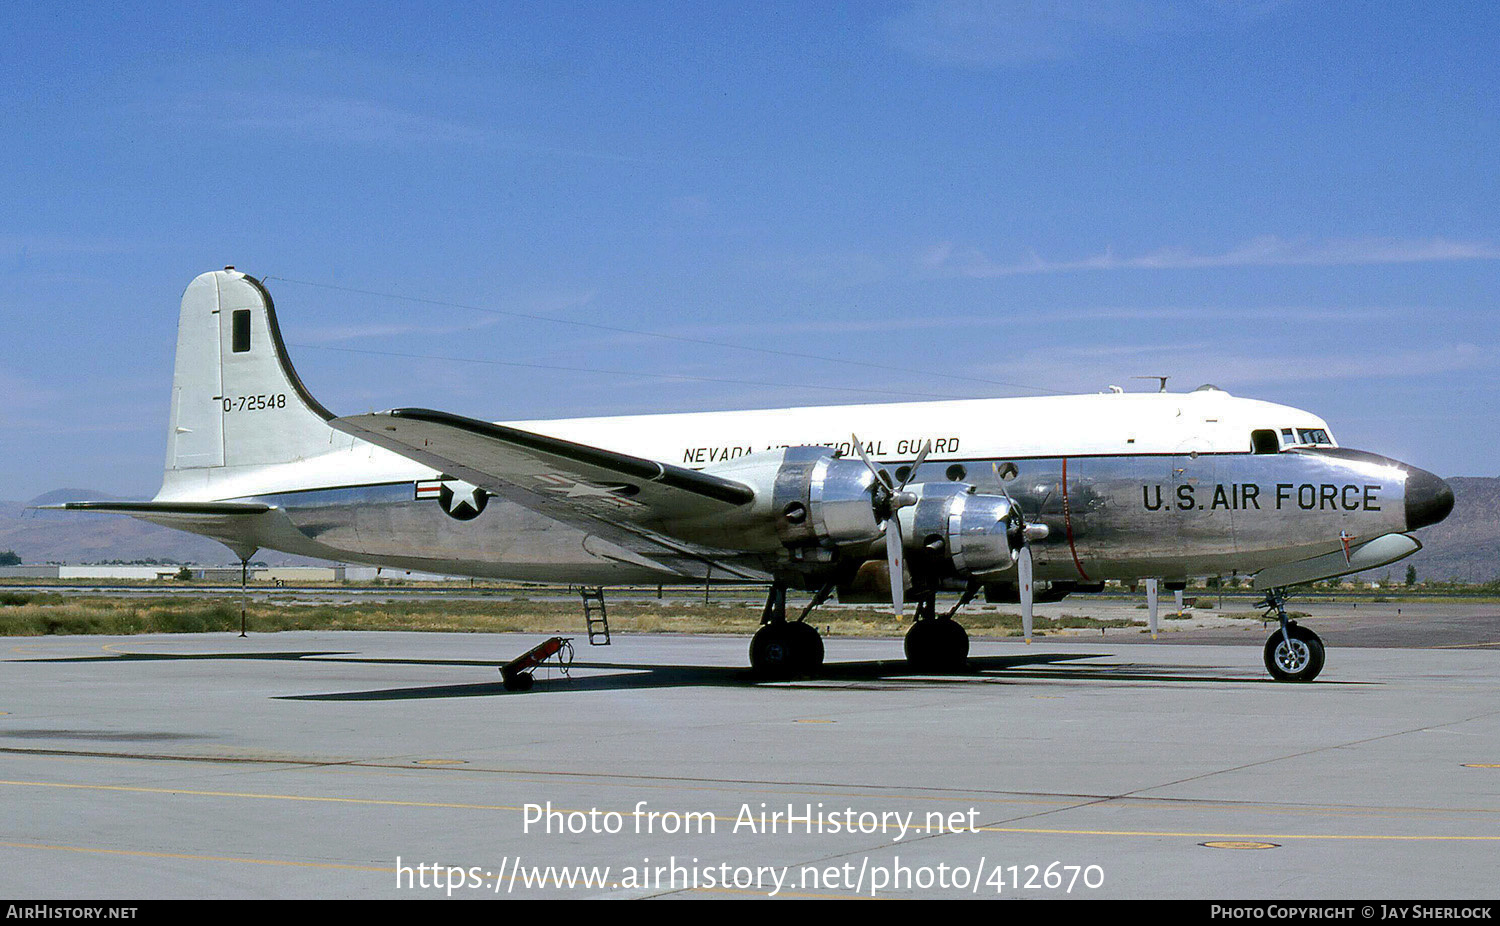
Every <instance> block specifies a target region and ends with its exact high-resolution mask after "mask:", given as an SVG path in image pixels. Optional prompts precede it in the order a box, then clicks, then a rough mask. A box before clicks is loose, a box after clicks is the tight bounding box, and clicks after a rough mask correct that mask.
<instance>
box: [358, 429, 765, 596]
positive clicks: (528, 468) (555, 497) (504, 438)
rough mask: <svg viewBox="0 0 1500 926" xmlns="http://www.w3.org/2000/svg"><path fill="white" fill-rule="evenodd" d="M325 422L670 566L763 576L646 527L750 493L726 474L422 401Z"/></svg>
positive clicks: (708, 511) (738, 502) (724, 505)
mask: <svg viewBox="0 0 1500 926" xmlns="http://www.w3.org/2000/svg"><path fill="white" fill-rule="evenodd" d="M329 424H330V425H331V426H332V427H334V428H337V429H338V430H340V431H343V432H345V433H347V434H352V435H354V436H356V437H358V438H360V439H362V440H366V441H369V442H370V443H372V444H375V445H377V446H380V447H384V448H385V449H387V450H391V451H393V452H395V453H399V454H401V455H402V456H404V457H407V458H409V459H412V460H416V461H417V462H419V463H422V464H424V465H426V466H430V467H432V468H433V469H436V470H440V471H441V472H443V473H445V474H449V475H451V476H452V477H454V478H457V479H462V480H464V481H465V482H469V483H472V484H473V485H476V486H478V487H480V488H482V489H484V490H485V491H487V492H489V493H491V494H493V495H497V496H500V497H502V498H505V499H507V500H508V501H512V502H515V503H517V504H520V505H524V506H526V507H528V508H531V509H533V510H536V511H540V512H542V513H543V514H546V515H548V516H549V517H553V518H556V519H557V520H559V521H562V522H564V523H568V524H573V525H575V526H579V527H582V528H585V529H587V530H589V531H591V532H592V533H595V534H598V535H599V536H601V537H603V538H604V539H606V540H609V541H611V542H614V543H619V544H620V545H622V546H625V547H626V549H629V550H631V551H632V552H635V553H638V554H640V555H643V556H645V557H647V558H648V559H651V560H653V561H654V562H658V563H660V564H661V565H663V566H667V567H668V568H670V569H672V571H674V572H678V573H681V574H687V575H700V574H703V572H704V567H705V566H707V565H709V564H712V565H713V566H714V567H716V568H718V569H720V570H721V571H722V572H721V574H724V575H726V576H738V577H740V578H746V579H759V578H761V577H760V576H759V575H757V574H755V573H754V572H753V571H751V572H747V571H745V569H744V568H743V567H735V566H733V565H732V564H730V563H729V562H727V561H726V556H728V555H732V553H730V551H717V550H709V549H705V548H701V547H697V546H695V545H693V544H689V543H687V542H685V541H682V540H678V539H675V538H672V537H670V536H669V535H667V534H665V533H663V532H661V531H659V530H655V529H653V525H655V524H659V523H660V522H663V521H669V520H684V519H686V520H691V519H696V518H700V517H701V518H709V517H712V516H714V515H715V514H720V513H723V512H726V511H731V510H733V509H736V508H738V507H740V506H742V505H747V504H749V503H750V502H751V501H752V500H754V498H755V492H754V490H752V489H751V488H750V487H749V486H747V485H744V484H743V483H739V482H736V481H734V480H732V479H725V478H723V477H720V476H714V475H712V474H709V473H700V472H697V471H695V470H691V469H686V468H684V467H680V466H673V465H672V464H669V463H659V462H657V461H655V460H648V459H644V458H642V457H634V456H630V455H628V454H623V453H616V452H615V451H612V450H605V449H603V448H599V447H591V446H589V445H587V444H578V443H574V442H572V441H566V440H562V439H560V438H555V437H548V436H547V435H544V434H537V433H534V432H531V431H523V430H521V429H519V428H512V427H508V426H506V425H499V424H492V423H490V422H487V421H479V420H477V419H473V418H465V417H462V416H460V415H452V414H449V413H447V412H439V411H433V410H431V409H425V408H398V409H394V410H392V411H387V412H376V413H372V414H367V415H350V416H347V417H344V418H335V419H333V420H332V421H330V422H329ZM684 559H686V560H687V561H688V562H683V561H682V560H684Z"/></svg>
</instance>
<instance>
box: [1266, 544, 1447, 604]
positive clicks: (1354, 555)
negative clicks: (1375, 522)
mask: <svg viewBox="0 0 1500 926" xmlns="http://www.w3.org/2000/svg"><path fill="white" fill-rule="evenodd" d="M1420 549H1422V542H1421V541H1420V540H1418V539H1417V538H1415V537H1413V536H1411V535H1410V534H1382V535H1380V536H1379V537H1376V538H1375V539H1374V540H1371V541H1369V542H1367V543H1362V544H1360V545H1359V546H1357V547H1350V548H1349V556H1348V559H1345V558H1344V551H1342V550H1335V551H1333V552H1332V553H1324V554H1323V555H1322V556H1314V557H1311V558H1309V559H1300V560H1297V561H1296V562H1295V563H1282V564H1280V565H1277V566H1269V567H1267V568H1265V569H1262V570H1261V571H1260V572H1257V573H1256V574H1255V590H1256V591H1258V592H1263V591H1265V590H1266V589H1271V588H1281V587H1283V586H1287V585H1301V584H1303V583H1305V582H1318V581H1320V580H1322V579H1336V578H1338V577H1339V576H1346V575H1349V574H1350V573H1354V572H1363V571H1365V570H1366V569H1374V568H1376V567H1378V566H1386V565H1389V564H1391V563H1394V562H1395V561H1396V560H1398V559H1405V558H1406V557H1408V556H1410V555H1412V554H1413V553H1415V552H1417V551H1418V550H1420Z"/></svg>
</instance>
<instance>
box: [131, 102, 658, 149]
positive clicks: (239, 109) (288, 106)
mask: <svg viewBox="0 0 1500 926" xmlns="http://www.w3.org/2000/svg"><path fill="white" fill-rule="evenodd" d="M151 108H152V109H156V110H158V115H159V116H160V117H161V118H163V119H165V120H167V121H173V122H181V121H184V120H187V121H190V122H191V123H192V124H193V125H194V126H195V127H201V126H205V125H206V126H213V127H217V128H218V129H220V130H222V131H226V132H232V133H235V134H240V135H243V134H255V135H263V136H264V135H270V136H277V137H291V138H298V139H304V140H311V141H317V142H326V143H333V144H351V145H386V146H406V145H422V146H430V145H450V146H469V147H475V148H483V149H488V150H505V151H516V152H520V153H523V154H532V155H546V156H556V157H567V158H581V159H585V160H595V161H608V162H613V163H623V164H644V163H648V162H649V159H646V158H640V157H632V156H629V155H622V154H618V153H615V152H612V151H604V150H601V149H589V148H581V147H570V146H565V145H556V144H552V143H550V142H548V141H546V140H543V139H541V138H537V137H533V136H532V135H531V134H530V133H528V132H526V131H525V130H521V129H514V128H500V127H495V126H488V125H483V124H478V123H471V122H460V121H456V120H452V119H444V118H442V117H440V116H434V115H429V114H426V113H418V112H413V111H411V110H407V109H402V108H401V107H399V106H392V105H389V104H386V103H381V102H376V101H373V100H368V99H360V98H357V97H336V96H310V95H304V94H249V93H221V94H213V95H198V96H190V97H180V98H178V99H177V100H176V101H175V102H174V103H172V104H169V105H168V106H167V107H165V108H159V107H155V106H153V107H151Z"/></svg>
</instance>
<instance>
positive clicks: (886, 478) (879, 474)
mask: <svg viewBox="0 0 1500 926" xmlns="http://www.w3.org/2000/svg"><path fill="white" fill-rule="evenodd" d="M849 436H850V437H851V438H853V439H854V449H855V450H858V451H859V458H860V459H861V460H864V461H865V465H866V466H868V467H869V468H870V472H872V473H874V474H875V478H876V479H878V480H880V484H881V485H883V486H885V487H886V488H887V489H889V490H890V491H891V492H895V491H896V486H895V485H894V484H893V483H892V482H891V476H890V474H889V473H887V472H886V471H885V470H883V469H881V468H880V467H878V466H876V465H875V461H874V460H872V459H870V455H869V454H868V453H866V452H865V445H864V444H861V443H860V442H859V435H858V434H850V435H849Z"/></svg>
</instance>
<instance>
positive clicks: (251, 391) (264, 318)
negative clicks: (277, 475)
mask: <svg viewBox="0 0 1500 926" xmlns="http://www.w3.org/2000/svg"><path fill="white" fill-rule="evenodd" d="M332 417H333V415H332V414H330V413H329V412H328V410H327V409H325V408H324V407H323V406H322V405H320V404H319V403H318V401H317V400H316V399H314V398H313V397H312V396H311V395H309V394H308V392H307V389H306V388H305V387H304V386H303V385H302V381H301V380H300V379H298V378H297V372H296V371H295V370H294V369H292V364H291V361H290V360H289V359H288V358H287V355H286V347H285V345H284V344H283V343H282V340H281V329H280V328H279V327H278V325H277V324H276V309H275V306H274V305H273V304H272V302H271V295H270V293H268V292H266V289H265V287H264V286H262V285H261V283H260V281H259V280H256V279H255V278H253V277H250V276H246V275H245V274H243V273H239V272H238V271H235V270H232V269H226V270H220V271H214V272H212V273H205V274H203V275H201V276H199V277H198V278H197V279H195V280H193V282H192V283H190V284H188V288H187V291H186V292H184V293H183V295H182V314H181V316H180V317H179V320H178V323H177V360H176V365H175V367H174V369H173V376H172V413H171V424H170V426H169V431H168V433H167V467H166V468H167V472H166V484H165V485H164V486H163V490H164V491H166V490H167V489H168V487H171V486H174V485H177V486H179V487H181V488H187V487H188V486H202V485H205V484H207V483H210V482H213V481H214V479H215V477H216V476H217V475H219V474H221V473H224V472H226V471H228V470H232V469H236V468H239V467H246V466H264V465H269V464H275V463H289V462H293V461H296V460H301V459H306V458H307V457H310V456H314V455H316V454H320V453H326V452H328V450H330V449H331V448H332V446H333V444H334V435H335V434H336V433H337V432H335V431H334V430H333V429H332V428H330V427H329V426H328V424H327V422H328V420H329V419H331V418H332Z"/></svg>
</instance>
